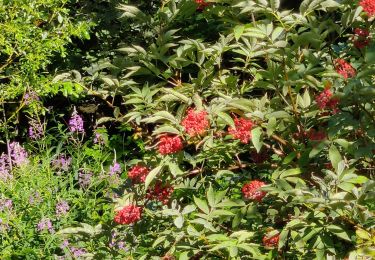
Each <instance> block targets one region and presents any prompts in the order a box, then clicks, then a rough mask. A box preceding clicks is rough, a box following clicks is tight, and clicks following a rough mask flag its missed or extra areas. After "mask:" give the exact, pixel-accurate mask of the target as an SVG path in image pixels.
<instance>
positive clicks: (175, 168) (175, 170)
mask: <svg viewBox="0 0 375 260" xmlns="http://www.w3.org/2000/svg"><path fill="white" fill-rule="evenodd" d="M168 167H169V170H170V172H171V173H172V175H173V176H174V177H177V176H181V175H184V172H183V171H182V170H181V169H180V167H179V166H178V165H177V164H176V163H173V162H169V163H168Z"/></svg>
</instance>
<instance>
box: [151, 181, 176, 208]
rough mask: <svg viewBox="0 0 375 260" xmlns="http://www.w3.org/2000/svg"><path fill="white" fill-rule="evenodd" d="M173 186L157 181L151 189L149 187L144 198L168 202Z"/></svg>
mask: <svg viewBox="0 0 375 260" xmlns="http://www.w3.org/2000/svg"><path fill="white" fill-rule="evenodd" d="M173 190H174V188H173V187H172V186H170V185H164V186H163V184H162V183H161V182H157V183H156V184H155V186H154V187H153V188H152V189H149V190H148V191H147V194H146V198H147V199H150V200H158V201H160V202H161V203H163V204H164V205H166V204H168V202H169V200H170V198H171V195H172V193H173Z"/></svg>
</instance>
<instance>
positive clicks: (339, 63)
mask: <svg viewBox="0 0 375 260" xmlns="http://www.w3.org/2000/svg"><path fill="white" fill-rule="evenodd" d="M335 69H336V71H337V73H339V74H340V75H342V76H343V77H344V78H345V79H347V78H353V77H355V75H356V73H357V72H356V70H355V69H354V68H353V67H352V65H350V63H348V62H347V61H346V60H343V59H336V60H335Z"/></svg>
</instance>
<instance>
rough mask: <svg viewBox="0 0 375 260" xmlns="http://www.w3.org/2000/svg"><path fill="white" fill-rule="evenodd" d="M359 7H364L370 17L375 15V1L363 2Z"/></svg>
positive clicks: (365, 0) (363, 0)
mask: <svg viewBox="0 0 375 260" xmlns="http://www.w3.org/2000/svg"><path fill="white" fill-rule="evenodd" d="M359 5H360V6H362V8H363V10H364V11H365V12H366V13H367V15H368V16H373V15H375V0H361V1H360V2H359Z"/></svg>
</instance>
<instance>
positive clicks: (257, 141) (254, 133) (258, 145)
mask: <svg viewBox="0 0 375 260" xmlns="http://www.w3.org/2000/svg"><path fill="white" fill-rule="evenodd" d="M262 133H263V132H262V128H260V127H257V128H254V129H253V130H251V141H252V142H253V145H254V147H255V149H256V150H257V152H258V153H259V152H260V149H262V146H263V141H262V139H261V137H262Z"/></svg>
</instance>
